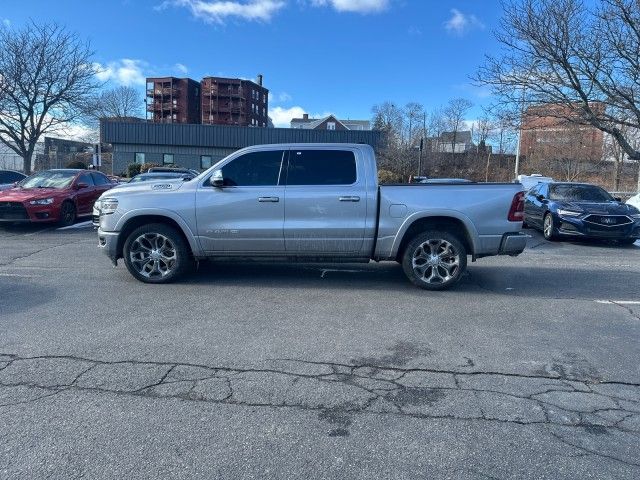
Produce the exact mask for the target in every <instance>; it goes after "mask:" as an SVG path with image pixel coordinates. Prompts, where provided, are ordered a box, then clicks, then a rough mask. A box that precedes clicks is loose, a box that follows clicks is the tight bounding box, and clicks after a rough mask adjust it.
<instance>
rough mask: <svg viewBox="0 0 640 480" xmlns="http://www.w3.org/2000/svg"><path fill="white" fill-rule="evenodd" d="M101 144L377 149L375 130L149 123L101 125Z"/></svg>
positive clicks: (103, 123)
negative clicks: (342, 145)
mask: <svg viewBox="0 0 640 480" xmlns="http://www.w3.org/2000/svg"><path fill="white" fill-rule="evenodd" d="M100 138H101V141H102V142H104V143H112V144H133V145H173V146H189V147H193V146H196V147H217V148H233V149H239V148H244V147H250V146H252V145H265V144H274V143H364V144H367V145H371V146H372V147H374V148H376V147H377V146H378V145H379V144H380V143H381V141H382V138H381V132H379V131H376V130H309V129H303V128H258V127H238V126H226V125H200V124H184V123H151V122H148V123H146V122H142V123H141V122H135V123H129V122H100Z"/></svg>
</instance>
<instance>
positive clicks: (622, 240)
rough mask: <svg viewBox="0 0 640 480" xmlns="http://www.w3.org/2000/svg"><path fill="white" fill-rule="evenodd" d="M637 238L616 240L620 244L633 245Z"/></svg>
mask: <svg viewBox="0 0 640 480" xmlns="http://www.w3.org/2000/svg"><path fill="white" fill-rule="evenodd" d="M637 240H638V239H637V238H623V239H621V240H618V243H619V244H620V245H633V244H634V243H636V241H637Z"/></svg>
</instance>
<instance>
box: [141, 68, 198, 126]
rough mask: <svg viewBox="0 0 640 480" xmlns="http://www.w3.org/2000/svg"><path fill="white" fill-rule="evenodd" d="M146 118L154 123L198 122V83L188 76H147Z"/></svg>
mask: <svg viewBox="0 0 640 480" xmlns="http://www.w3.org/2000/svg"><path fill="white" fill-rule="evenodd" d="M146 103H147V118H148V119H149V120H151V121H152V122H155V123H200V84H199V83H198V82H196V81H195V80H192V79H190V78H175V77H159V78H147V98H146Z"/></svg>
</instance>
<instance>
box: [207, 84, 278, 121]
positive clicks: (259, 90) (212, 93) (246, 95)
mask: <svg viewBox="0 0 640 480" xmlns="http://www.w3.org/2000/svg"><path fill="white" fill-rule="evenodd" d="M200 85H201V87H202V88H201V103H200V105H201V111H202V120H201V123H203V124H207V125H239V126H242V127H266V126H267V125H268V123H269V114H268V112H269V90H267V89H266V88H264V87H263V86H262V75H259V76H258V83H255V82H252V81H251V80H242V79H239V78H222V77H205V78H203V79H202V82H201V83H200Z"/></svg>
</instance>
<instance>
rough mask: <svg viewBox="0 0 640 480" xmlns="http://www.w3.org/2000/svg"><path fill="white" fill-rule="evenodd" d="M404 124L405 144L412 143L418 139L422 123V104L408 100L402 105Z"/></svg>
mask: <svg viewBox="0 0 640 480" xmlns="http://www.w3.org/2000/svg"><path fill="white" fill-rule="evenodd" d="M404 116H405V122H404V123H405V125H407V126H408V128H407V144H408V145H414V144H415V142H416V140H417V141H418V142H419V141H420V140H419V139H420V132H421V131H422V127H423V123H424V120H423V119H424V106H422V105H421V104H420V103H417V102H409V103H407V104H406V105H405V107H404Z"/></svg>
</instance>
